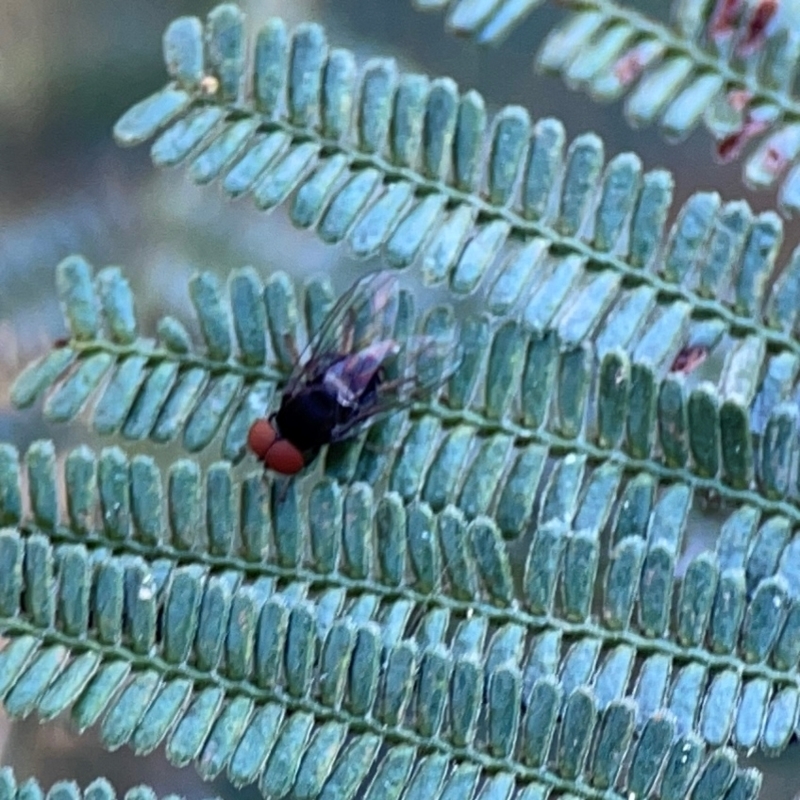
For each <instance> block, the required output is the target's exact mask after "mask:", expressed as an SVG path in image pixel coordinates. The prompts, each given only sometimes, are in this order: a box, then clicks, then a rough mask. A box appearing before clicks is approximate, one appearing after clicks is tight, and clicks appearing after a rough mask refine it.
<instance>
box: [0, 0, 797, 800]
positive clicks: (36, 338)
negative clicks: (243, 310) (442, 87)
mask: <svg viewBox="0 0 800 800" xmlns="http://www.w3.org/2000/svg"><path fill="white" fill-rule="evenodd" d="M213 5H214V3H213V2H205V3H197V2H189V1H188V0H163V1H162V2H153V1H152V0H149V1H148V0H130V2H127V3H120V2H114V0H71V2H69V3H53V2H48V0H3V2H2V4H0V70H1V71H2V76H3V79H2V81H0V440H2V441H11V442H13V443H14V444H16V445H17V446H18V447H20V448H21V449H24V448H26V447H27V446H28V444H29V443H30V442H31V441H33V440H34V439H37V438H41V437H45V436H47V437H53V438H55V439H56V442H57V444H58V445H59V447H61V448H64V447H67V446H69V445H70V444H73V443H75V442H77V441H80V440H83V439H85V438H86V436H85V434H86V431H85V430H83V429H79V427H78V426H70V427H69V428H63V427H61V428H55V427H53V426H46V425H43V423H42V421H41V411H40V408H35V409H32V410H30V411H28V412H25V413H20V412H14V411H12V410H11V409H10V408H9V405H8V387H9V385H10V381H11V380H12V378H13V376H14V375H15V374H16V373H17V372H18V371H19V369H20V367H21V366H22V365H23V364H24V363H26V362H27V361H28V360H30V359H31V358H32V357H34V356H35V355H37V354H39V353H42V352H44V351H45V350H46V349H47V347H48V346H49V343H50V342H51V341H52V340H53V339H55V338H57V337H58V336H60V335H62V333H63V327H62V325H63V323H62V322H61V317H60V312H59V310H58V303H57V299H56V296H55V287H54V268H55V266H56V264H57V263H58V262H59V261H60V260H61V259H62V258H64V257H65V256H67V255H69V254H71V253H81V254H83V255H84V256H85V257H86V258H87V259H88V260H89V262H90V263H92V264H94V265H95V267H96V268H100V267H102V266H104V265H107V264H118V265H121V266H123V267H124V269H125V274H126V276H127V278H128V279H129V281H130V282H131V284H132V286H133V289H134V292H135V296H136V299H137V312H138V317H139V320H140V326H141V328H142V330H143V332H144V333H146V334H148V335H152V334H153V332H154V329H155V322H156V320H157V319H158V318H159V317H160V316H161V315H163V314H164V313H167V312H168V313H172V314H176V315H177V316H180V317H182V318H184V319H186V317H187V315H188V291H187V287H186V283H187V279H188V276H189V275H190V274H191V272H193V271H194V270H195V269H214V270H217V271H218V272H219V273H220V274H221V275H225V274H226V273H227V272H228V271H229V270H230V269H231V268H233V267H238V266H242V265H245V264H252V265H253V266H255V267H256V268H257V269H258V270H259V271H261V272H262V273H265V274H266V273H268V272H269V271H271V270H275V269H284V270H286V271H288V272H291V273H302V274H306V273H311V272H325V271H337V270H344V271H348V269H350V266H351V265H349V264H348V262H349V260H350V259H349V257H348V255H347V253H346V252H344V251H343V250H341V249H332V248H328V247H326V246H324V245H322V244H321V243H320V242H319V240H318V239H317V238H316V237H315V236H314V235H313V234H309V233H305V232H299V231H296V230H294V229H293V228H292V226H291V225H290V223H289V222H288V219H287V217H286V214H285V213H284V211H283V210H282V209H279V210H278V211H276V212H275V213H273V214H271V215H265V214H263V213H259V212H257V211H256V210H255V209H254V207H253V204H252V203H251V202H250V201H249V200H246V199H245V200H243V201H241V202H238V203H232V202H230V201H229V200H227V199H226V198H225V197H224V196H223V194H222V192H221V191H220V190H219V189H218V188H217V187H216V186H212V187H199V186H196V185H194V184H192V183H191V182H190V181H189V180H188V178H187V177H186V174H185V170H184V169H182V168H180V167H179V168H178V169H176V170H174V171H157V170H155V169H154V168H153V167H152V165H151V163H150V159H149V154H148V147H149V145H145V146H142V147H139V148H136V149H133V150H122V149H120V148H119V147H117V146H116V145H115V144H114V142H113V140H112V138H111V128H112V126H113V124H114V122H115V121H116V119H117V118H118V117H119V116H120V114H121V113H122V112H124V111H125V110H126V109H127V108H129V107H130V106H131V105H132V104H133V103H135V102H137V101H138V100H140V99H142V98H143V97H144V96H146V95H148V94H150V93H151V92H153V91H155V90H156V89H158V88H159V87H160V86H161V85H163V83H164V81H165V72H164V66H163V62H162V55H161V36H162V33H163V30H164V28H165V27H166V25H167V24H168V23H169V22H170V21H171V20H172V19H174V18H175V17H177V16H180V15H182V14H199V15H200V16H203V15H204V14H205V13H206V12H207V11H208V10H209V9H210V8H212V7H213ZM242 5H243V7H244V8H245V10H246V11H247V13H248V15H249V18H250V19H251V27H252V29H255V27H256V26H257V24H258V22H259V21H261V20H263V19H266V18H267V17H269V16H271V15H273V14H278V15H280V16H282V17H284V18H285V19H286V20H287V22H289V23H290V24H296V23H297V22H299V21H301V20H304V19H316V20H319V21H321V22H322V23H323V24H325V25H326V27H327V29H328V36H329V39H330V41H331V42H333V43H335V44H337V45H342V46H347V47H350V48H352V49H354V50H355V51H356V54H357V56H358V57H359V59H360V60H362V61H363V60H364V59H366V58H369V57H371V56H375V55H382V56H394V57H395V58H397V59H398V61H399V63H400V67H401V68H402V69H408V70H418V71H423V72H427V73H429V74H431V75H449V76H450V77H452V78H454V79H455V80H456V81H457V82H458V84H459V86H460V87H461V88H462V89H469V88H475V89H477V90H478V91H480V92H481V93H483V95H484V96H485V97H486V99H487V101H488V103H489V107H490V109H492V110H496V109H498V108H499V107H501V106H502V105H504V104H508V103H518V104H521V105H523V106H525V107H526V108H527V109H528V111H529V112H530V114H531V116H532V117H533V118H534V119H536V118H539V117H543V116H549V115H553V116H556V117H558V118H560V119H561V120H562V121H563V122H564V124H565V125H566V128H567V132H568V135H569V137H570V138H572V137H574V136H575V135H577V134H579V133H581V132H583V131H586V130H594V131H596V132H597V133H598V134H599V135H600V136H601V137H602V138H603V139H604V141H605V144H606V155H607V157H609V158H610V157H612V156H613V155H615V154H617V153H619V152H621V151H625V150H635V151H636V152H637V153H638V154H639V155H640V157H641V158H642V160H643V162H644V165H645V168H646V169H652V168H654V167H659V166H665V167H667V168H669V169H671V170H672V171H673V172H674V173H675V176H676V201H678V202H680V201H683V200H684V199H685V198H686V197H687V196H688V195H689V194H691V193H692V192H693V191H696V190H698V189H709V188H713V189H716V190H717V191H719V192H720V193H721V194H722V195H723V197H724V198H725V199H734V198H738V197H746V198H747V199H748V200H749V201H750V202H751V203H752V204H753V206H754V207H755V208H756V209H758V210H761V209H765V208H769V207H770V206H771V205H772V204H773V203H774V196H773V195H772V194H771V193H760V194H758V195H753V194H752V193H748V192H746V191H745V189H744V187H743V186H742V184H741V181H740V172H739V170H740V167H739V165H738V164H733V165H730V166H728V167H724V168H721V167H719V166H717V165H715V164H714V163H713V160H712V157H711V144H710V140H709V138H708V136H707V135H706V134H705V133H704V132H702V131H699V132H696V133H695V134H694V135H693V136H692V137H691V138H690V139H689V141H688V142H686V143H683V144H681V145H679V146H670V145H667V144H665V142H664V140H663V139H662V138H661V137H660V135H659V133H658V132H657V131H656V130H655V129H648V130H645V131H638V132H634V131H631V129H630V128H629V127H628V126H627V124H626V123H625V122H624V120H623V119H622V114H621V110H622V104H621V103H617V104H613V105H610V106H599V105H595V104H593V103H591V102H590V101H588V100H587V99H586V98H585V97H584V96H582V95H578V94H572V93H569V92H568V90H567V89H566V88H565V87H564V85H563V84H562V83H561V81H560V80H558V79H554V78H547V77H542V76H539V75H535V74H534V72H533V69H532V61H533V54H534V52H535V49H536V46H537V44H538V42H539V41H540V40H541V38H542V37H543V35H544V34H545V33H546V32H547V30H548V29H549V28H550V26H551V25H552V24H553V22H554V21H555V20H556V19H557V18H558V16H559V14H560V13H562V12H561V11H560V10H559V9H552V10H546V11H542V12H537V14H535V15H534V16H533V17H532V18H531V19H529V20H528V21H527V22H526V23H525V24H524V25H522V26H521V27H520V28H519V29H518V30H517V31H515V32H514V33H513V35H512V36H511V37H510V38H509V40H508V41H507V42H506V43H505V44H504V45H503V46H502V47H501V48H499V49H493V50H479V49H478V48H476V47H475V46H473V45H472V44H470V43H469V42H464V41H461V40H458V39H456V38H455V37H452V36H450V35H448V34H446V33H445V30H444V25H443V19H442V17H441V16H440V15H434V14H422V13H419V12H417V11H415V10H414V9H413V8H412V4H411V0H261V2H259V1H258V0H247V1H246V2H243V3H242ZM638 7H639V8H640V9H641V10H646V11H648V13H652V14H654V15H657V16H659V17H660V18H663V17H664V16H666V12H665V10H666V8H667V3H666V2H663V0H651V1H650V2H647V3H639V4H638ZM795 230H796V229H795ZM796 238H797V237H796V233H795V231H793V230H792V229H791V226H787V236H786V240H787V244H786V245H785V246H784V251H783V252H784V253H786V252H788V249H789V247H790V246H793V245H794V244H795V243H796ZM267 243H268V246H266V245H267ZM785 258H786V257H785V255H784V256H782V257H781V259H780V261H781V262H783V261H785ZM0 743H2V744H3V751H4V752H3V758H2V762H3V763H4V764H10V765H12V766H14V767H15V769H16V770H17V771H18V778H24V777H27V776H33V775H35V776H36V777H37V778H38V779H39V780H40V781H41V782H42V784H43V786H44V787H45V788H48V787H49V786H50V785H51V784H52V783H53V781H55V780H59V779H63V778H72V779H75V780H77V781H78V782H79V783H80V784H81V785H82V786H85V785H86V784H88V783H89V782H90V781H91V780H92V779H93V778H94V777H96V776H98V775H106V776H108V777H109V778H110V779H111V780H112V782H113V783H114V784H115V787H116V788H117V790H118V792H120V793H121V792H123V791H124V790H126V789H127V788H129V787H130V786H132V785H135V784H137V783H139V782H142V781H145V782H149V783H151V784H152V785H153V786H154V787H155V788H156V790H157V791H159V792H160V793H163V794H167V793H169V792H176V793H182V794H185V795H187V796H189V797H203V796H209V795H211V794H214V793H216V792H219V793H221V794H223V795H224V796H233V795H234V794H236V795H237V796H241V794H242V793H241V792H238V791H235V790H233V789H232V788H231V787H228V786H226V785H225V784H223V783H218V785H216V786H214V787H209V786H204V785H203V784H201V782H200V780H199V778H197V776H196V774H195V773H194V771H193V770H191V769H188V770H177V769H174V768H173V767H171V766H170V765H169V764H167V762H166V761H165V760H164V758H163V755H162V754H160V753H159V754H156V755H154V756H152V757H150V758H147V759H145V760H136V759H134V757H133V756H132V754H131V753H130V751H129V750H127V749H124V750H122V751H120V752H118V753H115V754H111V755H109V754H107V753H106V752H105V751H103V750H102V749H101V748H100V746H99V744H98V743H97V740H96V738H95V736H94V735H93V734H92V733H90V734H88V735H86V736H83V737H78V736H77V735H76V734H74V733H73V732H71V731H70V729H69V725H68V722H66V721H64V722H63V724H61V725H60V726H59V725H58V724H56V725H48V726H45V727H41V728H40V727H39V726H38V724H37V722H36V721H35V720H29V721H26V722H24V723H16V724H13V725H9V724H8V723H7V721H5V720H0ZM797 752H798V751H797V748H796V747H793V748H792V749H791V750H790V752H789V753H787V754H786V755H785V756H784V757H783V758H781V759H780V760H777V761H771V762H770V761H766V760H765V759H763V758H759V759H755V760H754V763H756V762H757V763H756V765H757V766H760V767H761V768H762V769H764V770H765V776H766V777H765V789H764V792H763V797H764V798H767V799H768V800H771V798H788V797H790V796H791V794H792V793H793V792H794V791H796V790H797V788H798V784H797V779H796V775H797V772H796V768H793V767H792V756H793V757H794V758H797ZM250 794H251V796H253V797H255V796H258V795H257V793H256V792H255V791H254V790H252V789H251V790H250Z"/></svg>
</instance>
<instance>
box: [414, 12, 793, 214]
mask: <svg viewBox="0 0 800 800" xmlns="http://www.w3.org/2000/svg"><path fill="white" fill-rule="evenodd" d="M564 5H567V6H571V7H572V10H571V11H570V12H569V14H568V15H567V17H566V19H565V20H564V21H563V22H561V23H560V24H559V25H558V26H556V27H554V28H553V29H552V30H551V31H550V33H549V34H548V36H547V39H546V40H545V42H544V44H543V45H542V48H541V50H540V52H539V54H538V55H537V59H536V60H537V66H538V67H539V68H540V69H544V70H547V71H550V72H556V73H559V74H561V75H562V76H563V78H564V81H565V82H566V83H567V85H568V86H569V87H570V88H573V89H581V90H583V91H586V92H587V93H588V94H589V95H590V96H591V97H592V98H594V99H595V100H602V101H608V100H616V99H618V98H620V97H622V96H623V95H625V94H627V100H626V103H625V115H626V117H627V118H628V121H629V122H630V123H631V124H632V125H634V126H641V125H646V124H649V123H652V122H657V123H658V124H659V125H660V127H661V128H662V129H663V130H664V133H665V135H666V136H667V137H668V138H669V139H671V140H680V139H683V138H685V137H686V136H688V135H689V133H690V132H691V131H692V130H693V129H694V128H695V127H696V126H697V125H698V124H699V123H700V122H701V121H702V122H703V123H704V124H705V126H706V128H707V129H708V130H709V131H710V133H711V134H712V136H713V137H714V139H715V141H716V146H717V156H718V157H719V158H720V159H721V160H723V161H730V160H733V159H735V158H737V157H739V155H741V153H742V152H743V151H744V150H745V148H749V149H750V151H751V152H750V153H749V155H748V156H747V158H746V161H745V166H744V179H745V181H746V183H747V184H748V185H749V186H751V187H754V188H766V187H771V186H773V185H775V184H777V183H779V182H780V191H779V193H778V203H779V206H780V208H781V210H782V211H783V213H784V214H786V215H787V216H791V215H792V214H794V213H796V212H797V210H798V208H800V163H798V160H799V159H800V128H799V127H798V121H797V120H798V112H800V106H799V105H798V100H797V96H796V94H794V92H795V91H796V86H797V66H798V58H800V36H798V34H797V30H798V20H797V11H796V9H793V8H792V7H791V4H790V3H777V2H773V0H754V1H753V2H734V1H732V0H714V2H694V0H689V1H688V2H687V0H673V3H672V18H673V22H672V24H671V25H665V24H663V23H661V22H658V21H656V20H653V19H650V18H649V17H647V16H645V15H642V14H638V13H636V12H634V11H633V10H632V9H630V8H627V7H625V6H624V5H620V4H618V3H615V2H609V0H591V1H590V2H586V1H585V0H568V1H567V2H566V3H564ZM414 6H415V7H417V8H419V9H422V10H437V11H439V10H444V9H446V10H447V27H448V29H449V30H451V31H452V32H453V33H455V34H457V35H460V36H468V37H470V38H472V39H475V40H476V41H477V42H478V43H480V44H497V43H499V42H500V41H501V40H502V39H503V38H504V37H505V36H506V35H507V34H508V33H509V32H510V31H511V30H512V29H513V28H514V27H516V25H518V24H519V23H520V22H522V21H523V20H524V19H526V18H527V17H528V15H530V14H531V13H532V12H533V11H534V10H536V9H538V8H539V7H540V6H542V3H541V0H414ZM753 142H757V146H755V147H750V145H751V143H753Z"/></svg>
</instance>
